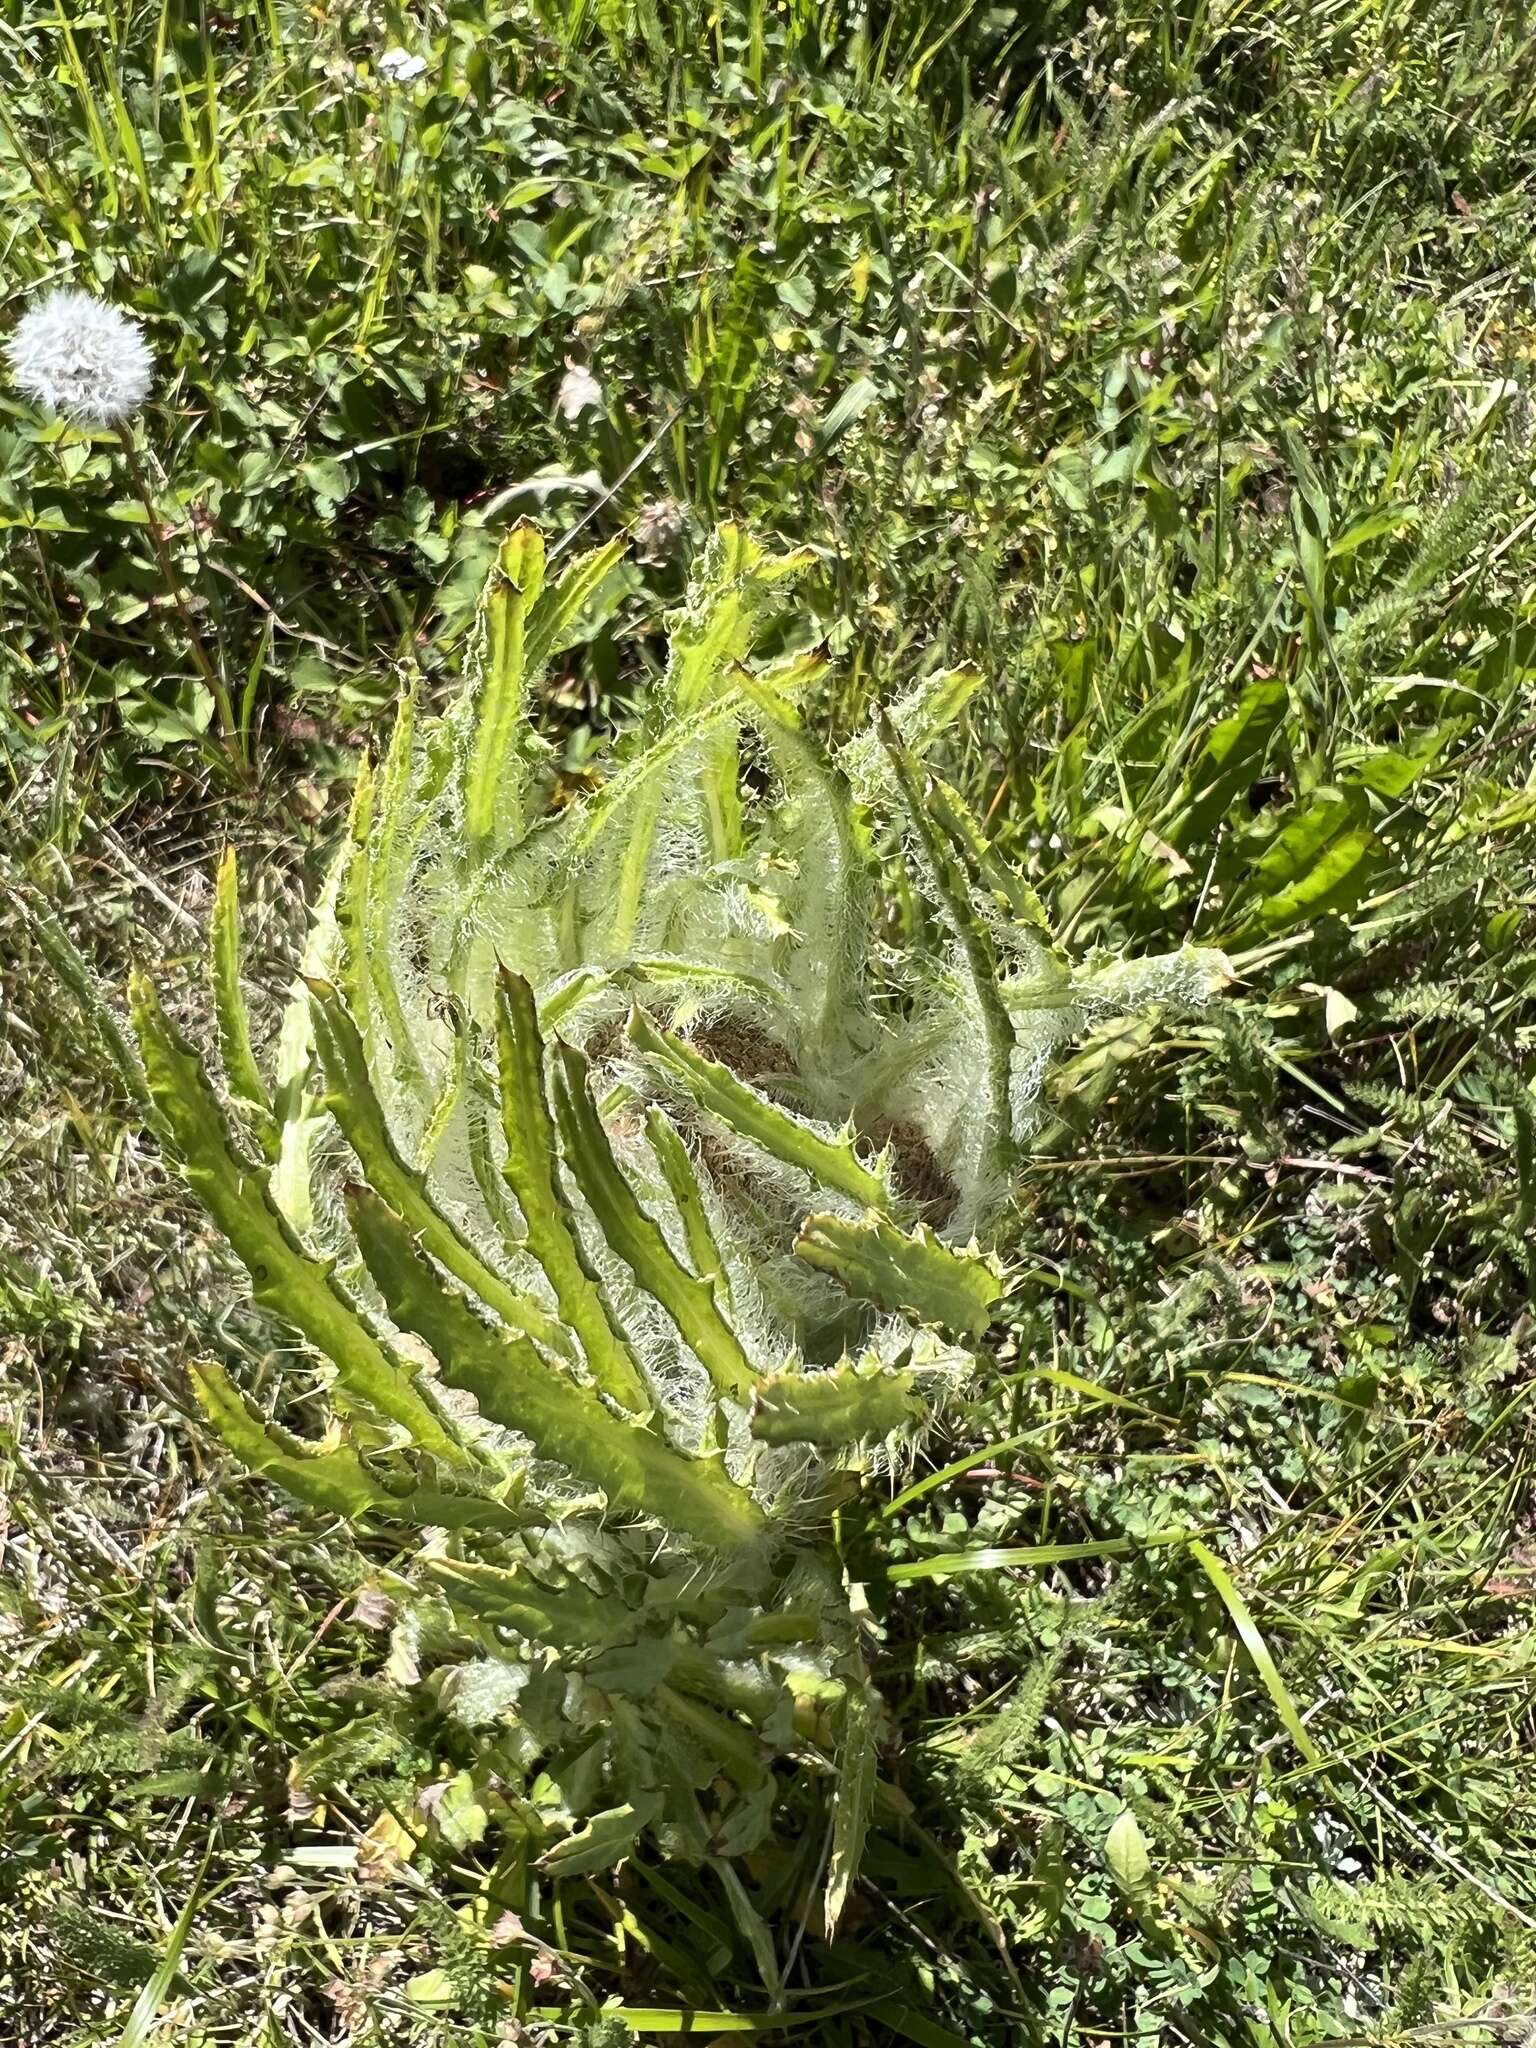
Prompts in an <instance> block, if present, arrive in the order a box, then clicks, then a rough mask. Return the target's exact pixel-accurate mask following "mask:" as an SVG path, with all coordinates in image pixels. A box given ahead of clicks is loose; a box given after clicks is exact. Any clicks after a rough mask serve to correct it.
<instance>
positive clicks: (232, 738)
mask: <svg viewBox="0 0 1536 2048" xmlns="http://www.w3.org/2000/svg"><path fill="white" fill-rule="evenodd" d="M118 433H119V438H120V439H121V441H122V444H123V454H124V456H125V457H126V459H127V463H128V474H129V476H130V477H131V478H132V479H133V487H134V489H135V490H136V491H137V492H138V494H139V502H140V503H141V504H142V505H143V507H144V514H145V517H146V518H147V520H148V521H149V537H150V539H151V541H152V542H153V543H154V549H155V555H156V557H157V559H158V560H159V563H160V574H161V576H162V577H163V579H164V581H165V587H166V590H167V591H168V592H169V594H170V598H171V602H172V603H173V604H174V605H175V607H176V610H177V612H178V613H179V615H180V618H181V623H182V627H183V629H184V630H185V632H186V636H187V645H188V646H189V648H190V649H191V652H192V659H193V660H194V661H195V662H196V663H197V667H198V672H199V674H200V675H201V676H202V679H203V681H204V682H205V683H206V684H207V685H208V688H209V691H210V692H211V693H212V696H213V702H214V707H215V713H216V716H217V718H218V724H219V739H220V741H221V742H222V744H223V747H224V750H225V752H226V753H228V754H229V756H230V757H231V759H232V760H233V761H234V762H235V764H236V766H237V768H238V770H239V772H240V774H241V775H244V774H245V773H246V772H247V766H248V764H247V762H246V759H245V753H244V749H243V748H242V747H241V745H240V740H239V734H238V733H237V731H236V720H235V707H234V704H233V702H232V701H231V699H230V694H229V690H228V688H227V686H226V684H225V682H224V678H223V677H222V676H221V675H220V674H219V671H218V669H217V668H216V667H215V666H214V662H213V659H212V657H211V656H210V654H209V652H208V649H207V647H206V646H205V645H204V644H203V636H202V634H201V633H200V632H199V631H198V629H197V621H196V620H195V619H194V618H193V616H192V607H191V606H190V605H189V604H188V602H187V595H186V592H185V590H184V589H183V588H182V584H181V578H180V577H179V576H178V575H177V573H176V566H175V564H174V563H173V562H172V560H171V551H170V549H169V548H168V547H167V546H166V544H165V535H164V533H163V532H162V531H161V527H160V520H159V517H158V515H157V513H156V511H155V501H154V497H153V494H152V493H151V491H150V488H149V482H148V479H147V478H146V477H145V474H144V469H143V465H142V464H141V463H140V461H139V456H138V450H137V449H136V448H135V447H134V445H133V429H132V428H131V427H129V426H127V425H124V426H123V427H121V428H119V430H118Z"/></svg>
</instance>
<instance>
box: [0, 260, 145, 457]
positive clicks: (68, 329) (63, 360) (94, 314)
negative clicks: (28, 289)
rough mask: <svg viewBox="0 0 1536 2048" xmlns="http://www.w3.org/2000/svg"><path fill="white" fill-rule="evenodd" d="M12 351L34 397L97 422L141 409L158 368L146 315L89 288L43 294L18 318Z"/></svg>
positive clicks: (18, 374)
mask: <svg viewBox="0 0 1536 2048" xmlns="http://www.w3.org/2000/svg"><path fill="white" fill-rule="evenodd" d="M6 355H7V357H8V358H9V361H10V365H11V374H12V376H13V377H14V378H15V379H16V382H17V384H18V385H19V386H20V388H21V390H22V391H24V392H25V393H26V395H27V397H28V398H35V399H37V400H38V401H39V403H40V404H43V405H46V406H51V407H52V409H53V410H54V411H55V412H58V413H62V414H63V415H64V417H65V418H66V419H72V420H89V421H91V422H93V423H94V424H95V425H97V426H106V425H107V424H108V423H109V422H111V421H113V420H125V419H127V418H129V416H130V415H131V414H133V413H136V412H137V411H138V409H139V407H140V406H141V405H142V404H143V403H144V400H145V399H146V398H147V397H148V395H149V380H150V372H151V370H152V369H153V368H154V357H153V356H152V355H151V354H150V351H149V344H148V342H146V341H145V339H144V330H143V328H142V327H141V326H140V325H139V323H138V321H137V320H130V319H129V317H128V315H127V314H126V313H120V312H119V311H118V310H117V308H116V306H109V305H108V304H107V302H106V301H105V299H98V298H93V297H92V295H91V294H90V293H89V292H77V291H55V292H50V293H49V294H48V296H47V297H46V298H45V299H40V300H39V301H38V303H37V304H36V305H35V306H34V307H33V308H32V310H31V311H30V312H29V313H24V314H23V315H22V317H21V319H20V320H18V321H17V323H16V331H15V333H14V334H13V335H12V336H11V339H10V343H9V345H8V347H7V349H6Z"/></svg>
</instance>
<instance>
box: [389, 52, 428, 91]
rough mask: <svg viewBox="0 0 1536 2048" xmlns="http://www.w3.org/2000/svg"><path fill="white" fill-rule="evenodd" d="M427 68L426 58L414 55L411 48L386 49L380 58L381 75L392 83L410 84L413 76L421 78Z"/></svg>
mask: <svg viewBox="0 0 1536 2048" xmlns="http://www.w3.org/2000/svg"><path fill="white" fill-rule="evenodd" d="M426 68H427V60H426V58H425V57H417V56H413V55H412V53H411V52H410V51H409V50H401V49H394V50H386V51H385V52H384V54H383V56H382V57H381V58H380V59H379V72H380V75H381V76H382V77H384V78H387V79H388V80H389V82H390V84H391V85H409V84H410V82H411V80H412V79H413V78H420V76H421V74H422V73H423V71H425V70H426Z"/></svg>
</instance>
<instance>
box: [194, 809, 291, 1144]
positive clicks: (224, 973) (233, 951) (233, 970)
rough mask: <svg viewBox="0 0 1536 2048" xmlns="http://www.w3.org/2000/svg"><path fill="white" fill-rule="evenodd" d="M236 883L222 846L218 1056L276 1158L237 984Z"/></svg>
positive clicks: (216, 941)
mask: <svg viewBox="0 0 1536 2048" xmlns="http://www.w3.org/2000/svg"><path fill="white" fill-rule="evenodd" d="M239 891H240V881H239V875H238V872H237V870H236V866H235V849H234V848H233V847H232V846H226V847H225V849H224V852H223V855H222V857H221V859H220V861H219V868H218V879H217V881H216V882H215V884H214V893H213V921H212V925H211V927H210V945H209V968H210V979H211V981H212V983H213V1013H214V1017H215V1019H216V1020H217V1023H218V1029H219V1053H220V1056H221V1058H222V1059H223V1062H224V1077H225V1079H226V1080H227V1081H228V1083H229V1092H230V1094H231V1095H232V1096H234V1098H235V1099H236V1100H237V1101H238V1102H239V1103H240V1104H241V1106H242V1107H243V1109H244V1110H245V1113H246V1117H247V1120H248V1122H249V1124H250V1126H251V1130H252V1133H253V1135H254V1136H255V1138H256V1140H257V1142H258V1143H259V1144H260V1146H261V1148H262V1150H263V1151H264V1152H265V1153H266V1155H267V1157H268V1158H269V1159H272V1158H275V1157H276V1156H277V1149H278V1144H279V1133H278V1128H277V1124H276V1121H275V1119H274V1118H273V1115H272V1104H271V1100H270V1099H269V1097H268V1095H267V1084H266V1083H265V1081H263V1079H262V1078H261V1069H260V1067H259V1066H257V1064H256V1054H255V1052H254V1051H253V1050H252V1047H251V1026H250V1019H249V1017H248V1015H247V1014H246V1007H245V994H244V991H243V990H242V989H241V986H240V893H239Z"/></svg>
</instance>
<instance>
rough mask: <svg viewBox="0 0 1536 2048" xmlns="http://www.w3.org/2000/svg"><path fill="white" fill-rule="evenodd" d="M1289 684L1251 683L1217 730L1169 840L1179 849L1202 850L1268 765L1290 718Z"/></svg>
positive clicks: (1189, 779)
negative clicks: (1271, 748) (1272, 743)
mask: <svg viewBox="0 0 1536 2048" xmlns="http://www.w3.org/2000/svg"><path fill="white" fill-rule="evenodd" d="M1287 701H1288V700H1287V697H1286V691H1285V685H1284V683H1282V682H1280V681H1278V680H1275V679H1270V680H1267V681H1264V682H1258V683H1250V684H1249V686H1248V688H1247V689H1246V690H1244V692H1243V694H1242V696H1241V697H1240V698H1239V700H1238V706H1237V709H1236V711H1234V712H1233V714H1232V716H1231V717H1230V718H1224V719H1222V720H1221V722H1220V723H1219V724H1218V725H1216V726H1214V727H1213V728H1212V730H1211V732H1210V734H1209V735H1208V737H1207V739H1206V742H1205V745H1204V746H1203V747H1202V748H1201V750H1200V753H1199V755H1198V756H1197V758H1196V760H1195V762H1194V765H1193V767H1192V768H1191V769H1190V771H1189V774H1188V775H1187V776H1186V778H1185V781H1184V789H1183V793H1182V796H1181V800H1180V804H1179V809H1178V813H1177V815H1176V817H1175V818H1174V819H1173V821H1172V822H1171V823H1170V824H1169V826H1168V828H1167V831H1166V832H1165V834H1164V837H1165V838H1166V839H1167V840H1168V841H1169V842H1170V843H1171V844H1172V845H1174V846H1176V847H1180V848H1191V849H1193V850H1196V851H1200V850H1203V849H1204V848H1205V846H1206V845H1207V843H1208V841H1209V840H1210V838H1211V835H1212V833H1213V832H1214V831H1215V828H1216V827H1217V826H1218V825H1219V824H1220V823H1221V822H1222V820H1223V818H1225V816H1226V815H1227V813H1228V811H1229V810H1230V809H1231V807H1232V805H1233V804H1234V803H1235V802H1236V801H1237V799H1238V798H1239V797H1240V796H1242V795H1243V794H1244V792H1245V791H1246V790H1247V788H1248V786H1249V784H1250V783H1251V782H1252V781H1253V780H1254V778H1255V776H1256V775H1257V774H1258V772H1259V769H1260V768H1261V766H1262V765H1263V761H1264V756H1265V754H1266V753H1267V752H1268V750H1269V743H1270V741H1271V740H1272V739H1273V738H1274V736H1275V734H1276V733H1277V732H1278V731H1279V729H1280V726H1281V724H1282V722H1283V720H1284V718H1285V711H1286V704H1287Z"/></svg>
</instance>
